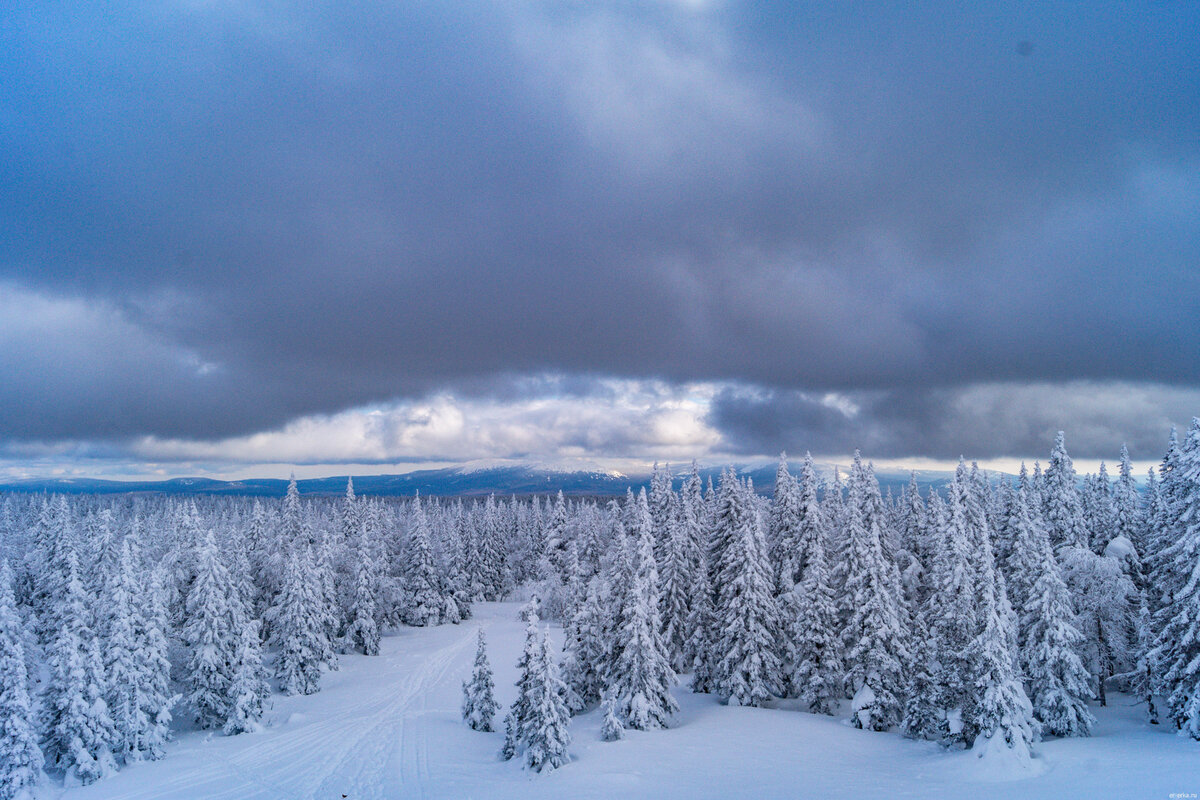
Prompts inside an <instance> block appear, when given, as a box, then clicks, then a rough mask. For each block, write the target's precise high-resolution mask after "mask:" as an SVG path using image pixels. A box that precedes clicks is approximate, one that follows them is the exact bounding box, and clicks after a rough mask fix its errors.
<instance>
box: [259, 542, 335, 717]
mask: <svg viewBox="0 0 1200 800" xmlns="http://www.w3.org/2000/svg"><path fill="white" fill-rule="evenodd" d="M287 564H288V566H287V572H286V573H285V574H284V579H283V586H282V588H281V590H280V592H279V597H278V599H277V600H276V604H275V607H274V608H273V609H272V610H271V619H272V623H273V624H272V631H273V635H274V637H275V643H276V645H277V646H278V648H279V654H278V655H277V656H276V659H275V675H276V677H278V678H279V685H280V688H282V689H283V691H284V692H286V693H287V694H313V693H315V692H316V691H318V690H319V689H320V682H321V665H322V664H323V663H326V662H327V660H328V659H329V658H330V654H331V652H332V649H331V647H330V643H329V640H328V639H327V638H326V628H325V625H324V614H323V610H322V607H321V606H322V598H321V594H320V591H319V585H318V580H317V578H316V574H315V568H314V565H313V559H312V548H311V547H309V546H308V545H307V544H302V545H300V546H297V547H294V548H293V549H292V552H291V554H290V555H289V557H288V562H287Z"/></svg>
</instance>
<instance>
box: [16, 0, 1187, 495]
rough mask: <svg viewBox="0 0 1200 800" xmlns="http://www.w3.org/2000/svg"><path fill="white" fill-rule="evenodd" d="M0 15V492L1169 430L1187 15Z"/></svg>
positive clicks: (1119, 440)
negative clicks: (159, 479) (53, 479)
mask: <svg viewBox="0 0 1200 800" xmlns="http://www.w3.org/2000/svg"><path fill="white" fill-rule="evenodd" d="M0 15H2V16H3V18H4V24H3V25H0V186H3V187H5V188H4V190H3V191H2V192H0V477H4V476H8V477H33V476H43V475H53V474H64V475H76V474H78V475H93V476H126V475H127V476H138V477H142V476H154V475H163V476H166V475H196V474H202V475H212V476H217V477H221V476H233V475H241V476H246V475H251V474H253V475H263V476H276V475H280V474H286V473H287V472H289V471H291V470H293V469H295V470H297V471H298V474H308V475H314V474H343V473H345V472H347V471H353V472H358V473H362V472H381V473H386V472H398V471H405V470H409V469H415V468H420V467H423V466H429V465H440V464H447V463H456V462H461V461H470V460H478V459H494V460H507V459H518V460H528V461H534V462H538V463H546V464H550V463H553V464H581V465H582V464H598V465H605V464H608V465H613V464H620V465H626V466H628V465H631V464H633V465H636V464H639V463H648V462H649V461H652V460H655V459H659V460H673V461H680V460H690V459H691V458H693V457H695V458H699V459H700V460H702V461H721V460H752V459H758V458H769V457H773V456H774V455H776V454H778V453H779V452H780V451H781V450H785V449H786V450H787V451H789V452H791V453H795V454H800V453H803V452H804V451H811V452H812V453H813V455H814V456H816V457H818V458H829V459H838V458H844V457H845V456H846V455H847V454H849V453H851V452H853V450H854V449H855V448H861V449H862V451H863V453H864V455H866V456H867V457H870V458H873V459H874V460H875V461H876V463H889V464H902V463H911V464H921V465H938V464H946V463H952V462H953V461H956V460H957V459H958V457H959V456H960V455H964V456H966V457H967V458H968V459H978V460H980V461H981V462H982V463H985V464H993V465H997V466H1008V465H1013V464H1015V463H1017V462H1018V461H1019V460H1021V459H1029V460H1033V459H1036V458H1042V459H1043V460H1044V459H1045V458H1046V455H1047V454H1048V452H1049V450H1050V447H1051V445H1052V443H1053V437H1054V433H1055V432H1056V431H1058V430H1064V431H1066V435H1067V446H1068V449H1069V450H1070V452H1071V453H1072V455H1073V456H1074V457H1075V459H1076V461H1077V462H1078V463H1079V464H1080V465H1081V466H1083V467H1088V466H1093V468H1094V465H1095V464H1096V463H1098V462H1099V460H1101V459H1106V460H1108V461H1109V462H1110V463H1111V462H1112V461H1114V460H1115V459H1116V458H1117V456H1118V454H1119V452H1120V448H1121V446H1122V444H1123V443H1126V444H1128V447H1129V451H1130V453H1131V455H1132V457H1133V459H1134V461H1135V462H1137V463H1139V465H1148V464H1150V463H1153V462H1155V461H1157V460H1158V459H1159V458H1160V457H1161V455H1162V452H1163V450H1164V448H1165V443H1166V438H1167V434H1168V431H1169V428H1170V426H1171V425H1172V424H1177V425H1180V426H1186V425H1187V424H1188V422H1189V420H1190V419H1191V417H1192V416H1194V415H1200V324H1198V322H1200V37H1197V36H1196V35H1195V31H1197V30H1200V4H1196V3H1192V2H1120V3H1118V2H1095V0H1092V2H1087V3H1073V2H1060V3H1053V4H1040V3H1029V4H1024V3H1021V4H1016V3H997V4H982V3H942V2H928V3H920V4H914V3H910V2H896V3H891V2H880V3H874V4H871V5H870V6H869V11H864V9H863V7H856V6H854V4H846V3H817V2H814V3H803V4H797V3H739V2H717V1H716V0H714V1H713V2H705V1H704V0H690V1H686V0H675V1H674V2H670V1H668V2H650V1H649V0H647V1H646V2H603V1H602V0H601V1H597V2H587V3H581V2H553V1H552V0H529V2H525V1H524V0H504V2H461V3H432V2H424V1H423V0H411V2H410V1H406V2H395V3H389V2H379V1H378V0H371V1H370V2H358V0H339V2H321V0H309V1H308V2H304V3H291V2H284V1H283V0H271V1H270V2H267V1H266V0H263V1H261V2H260V1H259V0H155V2H128V1H123V0H114V1H113V2H110V3H103V4H97V3H82V2H58V3H45V2H42V1H40V0H39V1H38V2H32V1H29V0H10V2H8V3H6V4H5V9H4V10H3V11H2V12H0Z"/></svg>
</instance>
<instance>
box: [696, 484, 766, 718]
mask: <svg viewBox="0 0 1200 800" xmlns="http://www.w3.org/2000/svg"><path fill="white" fill-rule="evenodd" d="M715 531H716V534H715V535H716V537H717V539H718V543H717V546H716V548H715V552H714V556H715V558H716V561H715V564H714V573H715V575H716V582H715V587H714V588H715V597H714V603H713V637H714V638H713V639H712V641H711V642H710V643H709V646H710V647H711V648H712V649H713V652H714V653H715V661H714V666H715V668H714V681H713V682H714V685H715V688H716V692H717V693H718V694H719V695H720V696H721V698H722V700H724V701H726V702H729V703H733V704H735V705H743V706H758V705H761V704H762V703H763V702H765V701H767V700H769V699H771V697H772V696H774V695H775V694H776V693H777V692H778V681H779V672H780V670H779V658H778V656H777V654H776V650H775V636H776V634H777V632H778V630H779V626H778V620H777V617H776V611H775V603H774V599H773V598H772V593H771V586H772V580H771V569H770V566H769V564H768V562H767V553H766V543H765V541H764V536H763V530H762V521H761V519H760V517H759V514H758V511H757V509H756V508H755V507H754V498H753V495H752V493H751V490H750V488H749V487H747V486H746V485H745V484H743V483H742V482H741V481H740V480H738V479H737V477H736V476H735V475H734V474H733V473H732V472H726V473H725V475H724V476H722V479H721V493H720V495H719V497H718V501H717V511H716V520H715Z"/></svg>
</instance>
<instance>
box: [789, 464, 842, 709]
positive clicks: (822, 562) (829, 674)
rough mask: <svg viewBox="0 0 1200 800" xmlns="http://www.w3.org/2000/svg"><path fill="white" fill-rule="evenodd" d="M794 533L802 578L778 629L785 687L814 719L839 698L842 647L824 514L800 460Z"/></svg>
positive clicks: (808, 468) (811, 475)
mask: <svg viewBox="0 0 1200 800" xmlns="http://www.w3.org/2000/svg"><path fill="white" fill-rule="evenodd" d="M799 494H800V498H799V509H800V510H799V515H798V520H799V523H800V525H799V531H798V535H797V538H796V543H795V550H796V552H798V553H802V554H803V564H804V566H803V577H801V578H800V582H799V583H798V584H796V585H794V586H793V587H792V588H791V590H790V591H789V593H788V594H787V595H784V597H789V596H790V599H789V600H788V601H787V602H784V603H783V604H782V608H783V609H784V613H785V614H786V615H787V616H785V619H784V622H783V627H784V631H785V636H786V638H787V640H788V641H789V643H790V647H789V648H788V653H789V659H790V661H786V662H784V669H785V670H790V683H791V685H792V686H793V687H795V691H796V693H797V696H799V697H800V699H801V700H803V701H804V702H805V703H807V704H808V707H809V710H810V711H812V712H814V713H817V714H832V713H834V709H835V708H836V706H837V701H838V698H839V697H841V694H842V642H841V639H840V637H839V635H838V619H837V603H836V601H835V599H834V596H833V584H832V573H831V570H830V568H829V560H828V557H827V554H826V539H827V533H826V529H825V521H824V512H823V510H822V508H821V505H820V503H819V502H818V500H817V485H816V472H815V468H814V466H813V463H812V457H811V456H807V455H806V456H805V459H804V468H803V470H802V472H801V477H800V486H799Z"/></svg>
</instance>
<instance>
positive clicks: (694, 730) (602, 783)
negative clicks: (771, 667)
mask: <svg viewBox="0 0 1200 800" xmlns="http://www.w3.org/2000/svg"><path fill="white" fill-rule="evenodd" d="M518 609H519V604H517V603H479V604H476V606H475V610H476V616H475V618H473V619H471V620H469V621H468V622H466V623H464V624H462V625H443V626H439V627H434V628H404V629H402V630H401V631H399V632H398V633H395V634H393V635H390V636H387V637H385V638H384V640H383V650H382V654H381V655H380V656H378V657H374V658H369V657H366V656H360V655H347V656H342V657H341V665H342V666H341V669H340V670H339V671H337V672H330V673H327V674H326V675H325V676H324V678H323V679H322V689H321V691H320V693H318V694H315V695H310V696H296V697H284V696H282V695H278V694H276V695H273V696H272V702H273V706H272V708H271V710H270V711H269V712H268V714H267V715H266V718H265V720H264V722H265V723H266V728H265V729H264V730H263V731H262V732H261V733H256V734H244V735H241V736H233V737H224V736H221V735H219V734H217V735H212V734H210V733H206V732H198V731H197V732H185V733H181V734H179V736H178V738H177V739H176V741H174V742H172V743H171V744H170V745H168V753H167V757H166V758H164V759H163V760H161V761H156V762H147V763H143V764H138V765H133V766H129V767H126V768H124V769H122V770H121V771H120V772H119V773H117V774H116V775H114V776H112V777H111V778H108V779H105V780H102V781H100V782H98V783H95V784H92V785H91V786H86V787H76V788H71V789H68V790H66V791H65V792H62V793H61V795H58V792H59V790H58V789H54V790H52V791H53V792H54V794H55V795H58V796H60V797H61V798H62V800H102V799H103V798H108V799H109V800H207V799H208V798H213V799H214V800H216V799H221V798H224V799H227V800H233V799H234V798H237V799H238V800H257V799H262V800H268V799H270V800H318V799H323V798H334V799H335V800H337V799H338V798H341V797H342V796H345V797H346V798H347V800H358V799H359V798H362V799H363V800H368V799H370V800H380V799H382V798H389V799H390V798H403V799H405V800H407V798H463V800H470V799H471V798H478V799H479V800H491V799H492V798H496V799H497V800H504V799H505V798H513V800H516V799H517V798H520V799H521V800H537V799H538V798H567V797H570V798H611V797H627V798H639V797H646V798H674V797H679V798H728V797H754V798H806V797H812V798H843V797H844V798H850V797H854V798H864V797H920V798H963V797H971V798H1010V797H1020V798H1051V797H1054V798H1062V797H1112V798H1127V797H1128V798H1142V797H1145V798H1166V797H1168V796H1169V795H1170V794H1171V793H1189V792H1200V749H1198V748H1197V745H1196V743H1195V742H1194V741H1191V740H1189V739H1185V738H1181V737H1177V736H1174V735H1172V731H1171V729H1170V728H1169V726H1166V725H1163V726H1157V727H1154V726H1150V725H1148V724H1146V723H1145V721H1144V719H1145V715H1144V713H1143V709H1141V708H1140V707H1135V706H1133V705H1131V702H1132V701H1131V699H1130V698H1128V697H1125V696H1122V695H1113V696H1112V697H1111V700H1110V702H1111V705H1110V706H1109V707H1108V708H1104V709H1101V708H1097V707H1095V706H1093V708H1092V710H1093V712H1094V713H1095V714H1096V717H1097V725H1096V727H1095V731H1094V735H1093V736H1092V737H1091V738H1084V739H1066V740H1052V741H1048V742H1042V743H1040V744H1038V746H1037V754H1038V758H1037V759H1036V760H1035V762H1034V769H1033V770H1032V774H1030V775H1028V776H1027V777H1024V778H1020V779H1015V780H1014V779H1011V778H1012V776H1008V775H1005V776H1002V777H1004V778H1006V780H997V777H998V776H995V775H990V774H988V772H987V771H986V765H985V764H984V763H981V762H980V761H978V759H975V758H974V757H973V755H972V754H971V753H967V752H962V751H947V750H944V749H943V748H942V747H940V746H939V745H936V744H933V743H930V742H917V741H910V740H907V739H904V738H902V737H901V736H899V735H897V734H894V733H872V732H868V731H861V730H857V729H855V728H853V727H851V726H850V725H848V724H847V723H845V722H844V720H843V719H842V718H831V717H821V716H816V715H812V714H807V713H801V712H799V711H797V710H796V707H795V701H782V702H779V703H774V704H772V705H773V707H771V708H758V709H755V708H738V707H726V706H722V705H720V704H719V703H718V702H717V701H716V699H715V698H714V697H712V696H710V695H696V694H693V693H691V692H690V691H689V690H688V689H687V688H686V686H680V687H677V688H676V690H675V697H676V699H677V700H678V701H679V705H680V712H679V713H678V714H677V715H676V716H675V719H674V722H673V725H674V727H673V728H672V729H671V730H665V731H650V732H641V731H632V730H630V731H626V738H625V739H623V740H621V741H617V742H602V741H600V725H601V721H602V716H603V715H602V712H601V711H600V710H594V711H592V712H590V713H588V714H584V715H582V716H580V717H577V718H575V719H574V720H572V724H571V732H572V736H573V739H574V741H573V744H572V746H571V748H570V752H571V755H572V757H573V761H572V762H571V763H570V764H568V765H566V766H564V767H562V768H560V769H558V770H554V771H552V772H547V773H543V774H540V775H539V774H534V773H531V772H528V771H526V770H524V769H522V767H521V764H520V760H519V759H515V760H513V761H511V762H503V761H500V760H499V757H498V755H497V754H498V752H499V750H500V746H501V744H502V743H503V732H502V731H500V730H498V731H497V732H495V733H479V732H476V731H472V730H470V729H469V728H468V727H467V726H466V725H465V724H464V723H463V722H462V721H461V719H460V717H459V704H460V702H461V683H462V681H463V680H465V679H466V678H467V677H468V676H469V675H470V670H471V661H472V658H473V656H474V644H475V630H476V628H477V627H479V626H482V627H483V628H484V630H485V632H486V634H487V637H488V656H489V658H490V660H491V663H492V667H493V669H494V670H495V677H496V699H497V700H498V701H499V702H500V703H501V705H502V706H503V708H505V709H506V708H507V706H508V704H510V703H511V702H512V700H513V697H514V696H515V688H514V686H513V682H514V681H515V680H516V670H515V667H514V665H515V663H516V660H517V657H518V656H519V654H520V651H521V647H522V644H523V636H524V625H523V623H522V622H521V621H520V620H519V618H518V615H517V612H518ZM551 633H552V636H553V637H554V639H555V643H556V645H557V644H558V642H559V641H560V640H559V636H560V631H559V630H558V628H557V627H552V628H551ZM502 716H503V709H502V711H501V713H500V714H498V715H497V720H496V722H497V723H498V724H497V727H498V728H501V727H502V726H501V725H500V724H499V723H500V722H501V717H502Z"/></svg>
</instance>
